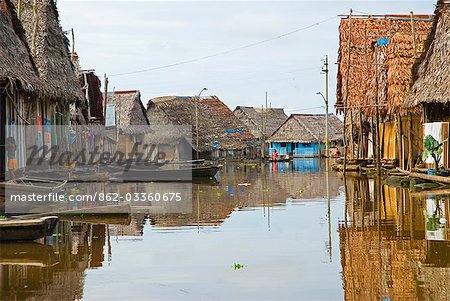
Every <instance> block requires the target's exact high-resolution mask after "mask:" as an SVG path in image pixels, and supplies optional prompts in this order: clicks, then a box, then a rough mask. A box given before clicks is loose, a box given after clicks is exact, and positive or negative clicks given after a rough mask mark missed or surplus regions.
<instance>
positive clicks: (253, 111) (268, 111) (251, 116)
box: [233, 106, 288, 155]
mask: <svg viewBox="0 0 450 301" xmlns="http://www.w3.org/2000/svg"><path fill="white" fill-rule="evenodd" d="M233 113H234V115H235V116H236V117H237V118H238V119H239V120H241V121H242V123H244V124H245V125H246V126H247V127H248V129H249V130H250V132H251V133H252V134H253V136H255V137H256V138H257V139H258V141H259V143H258V145H259V146H260V147H262V143H264V142H265V140H267V139H268V138H269V137H270V136H271V135H272V134H273V132H275V130H276V129H278V128H279V127H280V125H282V124H283V122H285V121H286V119H287V118H288V116H287V115H286V114H285V113H284V109H282V108H254V107H246V106H238V107H236V109H234V112H233ZM264 153H265V154H266V155H267V154H268V144H267V143H266V145H265V146H264Z"/></svg>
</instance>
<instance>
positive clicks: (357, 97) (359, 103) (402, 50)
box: [336, 15, 432, 115]
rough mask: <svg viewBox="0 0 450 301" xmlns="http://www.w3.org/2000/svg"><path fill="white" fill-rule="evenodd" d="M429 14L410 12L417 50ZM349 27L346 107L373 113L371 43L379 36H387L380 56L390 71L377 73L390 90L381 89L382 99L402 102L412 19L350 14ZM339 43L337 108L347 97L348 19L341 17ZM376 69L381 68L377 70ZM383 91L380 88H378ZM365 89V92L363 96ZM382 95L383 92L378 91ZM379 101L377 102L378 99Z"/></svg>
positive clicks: (425, 32)
mask: <svg viewBox="0 0 450 301" xmlns="http://www.w3.org/2000/svg"><path fill="white" fill-rule="evenodd" d="M431 18H432V17H431V16H428V15H414V16H413V21H414V32H415V39H416V42H417V48H418V49H417V51H418V52H420V50H421V49H420V48H421V47H422V46H421V44H422V45H423V41H424V40H425V39H426V37H427V36H428V33H429V31H430V27H431ZM351 24H352V30H351V35H350V37H351V38H350V43H351V45H350V46H351V47H350V70H349V77H348V98H347V104H348V106H349V107H355V109H354V110H357V111H362V112H363V113H365V114H366V115H371V114H372V113H373V111H374V110H373V107H372V108H370V107H367V105H373V104H374V103H373V102H374V101H373V99H374V95H375V91H374V89H375V85H374V83H373V80H374V78H375V62H374V48H373V47H374V46H373V45H374V44H375V43H377V42H378V41H379V40H380V39H389V44H391V42H392V45H389V44H388V46H387V48H388V49H386V51H385V52H384V53H380V55H384V57H385V58H386V60H384V62H383V63H385V64H387V65H385V67H386V66H387V67H389V69H390V70H384V71H385V73H384V74H383V72H380V79H381V80H382V81H387V82H388V86H389V89H390V90H391V92H388V91H387V90H385V91H384V92H385V93H386V94H385V95H384V97H385V101H387V102H388V103H389V105H390V104H393V105H394V107H395V106H398V103H400V102H403V101H404V95H405V91H404V87H401V86H402V85H403V84H404V83H407V82H409V81H410V71H408V68H410V67H412V63H413V61H414V59H413V57H412V56H414V50H413V48H412V28H413V26H412V22H411V16H410V15H385V16H377V17H373V16H367V17H353V18H352V21H351ZM339 31H340V44H339V55H338V64H339V68H338V74H337V102H336V107H337V109H338V111H342V109H341V108H342V107H343V105H344V102H345V99H346V97H347V89H346V86H347V85H346V82H347V72H348V68H347V65H348V54H349V52H348V51H349V45H348V38H349V18H348V17H344V18H342V20H341V24H340V27H339ZM380 71H383V70H382V69H380ZM380 90H383V89H380ZM367 91H369V94H368V97H367V95H366V94H367ZM380 93H381V95H383V94H382V93H383V91H380ZM380 103H381V101H380Z"/></svg>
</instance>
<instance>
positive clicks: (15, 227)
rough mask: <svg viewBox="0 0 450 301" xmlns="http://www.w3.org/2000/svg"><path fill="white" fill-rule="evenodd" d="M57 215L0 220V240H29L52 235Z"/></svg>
mask: <svg viewBox="0 0 450 301" xmlns="http://www.w3.org/2000/svg"><path fill="white" fill-rule="evenodd" d="M58 220H59V219H58V217H57V216H46V217H41V218H33V219H6V220H1V221H0V241H30V240H36V239H39V238H42V237H45V236H50V235H53V231H54V229H55V226H56V224H57V223H58Z"/></svg>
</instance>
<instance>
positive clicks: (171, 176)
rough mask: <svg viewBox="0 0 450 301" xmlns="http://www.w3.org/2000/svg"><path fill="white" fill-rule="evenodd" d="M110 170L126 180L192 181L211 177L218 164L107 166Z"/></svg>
mask: <svg viewBox="0 0 450 301" xmlns="http://www.w3.org/2000/svg"><path fill="white" fill-rule="evenodd" d="M109 169H110V171H115V172H114V173H113V174H114V175H115V176H116V177H117V178H118V179H119V180H123V181H126V182H192V180H193V179H210V178H213V177H214V176H215V175H216V174H217V172H218V171H219V170H220V166H219V165H203V166H202V165H201V166H180V168H171V169H169V168H158V169H147V168H145V166H133V167H131V168H129V169H125V168H124V167H119V166H109Z"/></svg>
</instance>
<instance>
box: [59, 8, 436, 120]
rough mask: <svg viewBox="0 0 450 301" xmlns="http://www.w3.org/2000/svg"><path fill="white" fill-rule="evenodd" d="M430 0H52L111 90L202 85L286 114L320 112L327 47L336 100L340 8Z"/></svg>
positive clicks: (159, 92) (174, 91)
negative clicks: (267, 104)
mask: <svg viewBox="0 0 450 301" xmlns="http://www.w3.org/2000/svg"><path fill="white" fill-rule="evenodd" d="M435 4H436V0H415V1H414V0H412V1H411V0H410V1H380V0H378V1H338V0H334V1H317V0H315V1H300V0H298V1H289V2H281V1H246V2H243V1H177V2H175V1H136V2H133V1H69V0H66V1H64V0H62V1H61V0H60V1H58V6H59V11H60V19H61V23H62V26H63V28H64V30H68V29H70V28H73V29H74V30H75V35H76V45H75V47H76V51H77V52H78V55H79V56H80V60H81V65H82V68H83V69H95V70H96V73H97V75H99V76H101V77H103V73H105V72H106V73H107V74H109V75H110V90H112V88H113V87H114V88H115V89H116V90H140V91H141V93H142V101H143V102H144V104H146V103H147V101H148V100H149V99H150V98H153V97H157V96H164V95H195V94H198V92H200V90H201V89H202V88H203V87H207V88H208V90H209V91H208V92H207V93H206V94H207V95H217V96H219V97H220V99H221V100H222V101H224V102H225V103H226V104H227V105H228V106H229V107H230V109H232V110H233V109H234V108H235V107H236V106H237V105H247V106H258V107H261V106H262V105H263V104H264V101H265V100H264V99H265V92H266V91H267V92H268V93H269V102H270V103H271V105H272V107H284V108H286V112H287V113H288V114H290V113H294V112H299V113H310V112H311V113H322V112H323V108H317V107H318V106H321V105H322V99H321V98H320V97H319V96H317V95H316V93H317V92H318V91H323V90H324V89H325V88H324V75H323V74H321V73H320V71H321V64H322V63H321V59H322V58H323V57H324V56H325V55H326V54H328V55H329V56H330V87H331V90H330V98H331V102H332V103H331V105H334V99H335V86H336V80H335V78H336V65H335V64H334V63H335V62H336V57H337V49H338V25H339V18H337V17H336V18H333V19H331V20H330V18H332V17H333V16H337V15H338V14H341V13H347V12H348V11H349V9H350V8H353V10H355V11H357V12H363V13H372V14H385V13H396V14H397V13H402V14H409V12H410V11H414V12H415V13H424V14H431V13H433V11H434V6H435ZM323 20H328V21H326V22H324V23H321V24H320V25H317V26H313V27H311V28H309V29H306V30H302V31H298V32H296V33H294V34H291V35H287V36H285V37H282V38H279V39H275V40H271V41H269V42H267V43H262V44H259V45H257V46H254V47H248V48H245V49H241V50H238V51H233V52H230V53H227V54H223V55H218V56H213V57H210V58H207V59H202V60H198V61H195V62H191V63H188V64H182V65H178V66H174V67H170V68H163V69H158V70H153V71H149V72H142V73H136V74H132V75H123V76H112V75H113V74H119V73H127V72H133V71H139V70H143V69H151V68H156V67H160V66H165V65H171V64H176V63H179V62H184V61H190V60H195V59H197V58H202V57H205V56H210V55H215V54H217V53H221V52H224V51H228V50H230V49H235V48H239V47H242V46H245V45H249V44H253V43H257V42H259V41H263V40H267V39H271V38H273V37H277V36H280V35H282V34H285V33H289V32H292V31H295V30H297V29H300V28H304V27H307V26H309V25H312V24H315V23H318V22H320V21H323Z"/></svg>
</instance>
